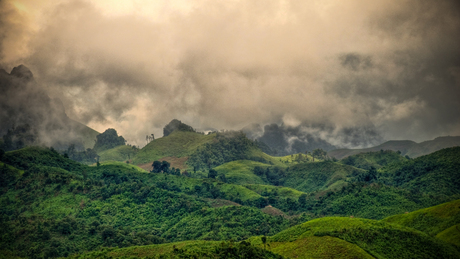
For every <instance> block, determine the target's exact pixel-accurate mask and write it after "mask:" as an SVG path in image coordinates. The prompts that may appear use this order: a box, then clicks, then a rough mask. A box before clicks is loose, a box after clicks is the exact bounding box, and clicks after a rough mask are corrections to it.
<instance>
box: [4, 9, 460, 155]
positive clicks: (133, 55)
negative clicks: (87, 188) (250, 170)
mask: <svg viewBox="0 0 460 259" xmlns="http://www.w3.org/2000/svg"><path fill="white" fill-rule="evenodd" d="M459 42H460V4H459V3H458V2H457V1H436V2H434V1H415V0H411V1H397V2H395V1H283V0H272V1H237V0H235V1H210V0H203V1H178V0H177V1H155V2H152V1H140V0H139V1H117V2H116V4H113V3H111V2H110V1H83V0H75V1H28V0H6V1H0V68H3V69H5V70H6V71H7V72H8V73H9V72H10V71H11V69H12V68H13V67H16V66H18V65H20V64H24V65H25V66H26V67H28V68H29V69H30V70H31V71H32V73H33V75H34V78H35V80H36V82H37V83H38V84H39V85H40V86H41V87H43V88H44V89H46V91H47V92H48V94H49V95H50V97H51V98H59V99H60V100H61V101H62V104H63V106H64V107H65V110H66V113H67V115H68V116H69V117H70V118H72V119H74V120H76V121H79V122H81V123H84V124H86V125H88V126H89V127H92V128H94V129H96V130H97V131H99V132H103V131H104V130H105V129H107V128H115V129H116V130H117V131H118V133H119V134H120V135H123V136H124V137H125V139H127V140H128V142H129V143H131V144H135V145H141V146H142V145H144V144H145V135H150V134H151V133H154V134H155V136H156V138H158V137H161V136H163V132H162V129H163V127H164V126H165V125H166V124H167V123H169V122H170V121H171V120H172V119H179V120H181V121H182V122H184V123H186V124H188V125H190V126H192V127H194V128H196V129H198V130H208V129H218V130H220V129H228V130H240V129H242V128H243V127H246V126H248V125H251V124H254V123H256V124H260V125H262V126H263V125H267V124H272V123H277V124H278V125H281V124H283V125H286V126H292V127H297V126H301V127H303V130H304V131H308V130H313V129H314V130H316V128H318V129H320V128H321V127H323V128H327V129H328V130H329V131H330V134H329V135H328V136H329V137H330V136H335V135H334V134H337V133H338V132H348V131H347V129H354V128H363V129H366V130H368V131H369V132H371V133H372V134H376V136H378V137H381V138H382V139H385V140H405V139H407V140H413V141H416V142H421V141H425V140H431V139H434V138H436V137H439V136H447V135H451V136H458V135H460V116H459V115H460V48H459V47H458V43H459ZM309 125H310V126H309ZM312 125H313V126H312ZM318 125H319V126H318ZM315 127H316V128H315ZM331 132H332V133H331ZM318 134H319V133H318Z"/></svg>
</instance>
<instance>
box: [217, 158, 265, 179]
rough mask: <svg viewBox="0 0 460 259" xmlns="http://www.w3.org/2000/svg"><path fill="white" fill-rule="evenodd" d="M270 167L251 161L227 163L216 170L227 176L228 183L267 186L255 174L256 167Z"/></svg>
mask: <svg viewBox="0 0 460 259" xmlns="http://www.w3.org/2000/svg"><path fill="white" fill-rule="evenodd" d="M256 166H259V167H264V168H266V167H268V166H269V165H267V164H264V163H261V162H256V161H249V160H237V161H232V162H228V163H225V164H223V165H220V166H218V167H215V168H214V169H215V170H216V171H217V172H218V173H219V174H223V175H225V178H226V179H227V182H228V183H234V184H265V183H266V182H265V181H264V180H263V179H262V178H260V177H259V176H257V175H255V174H254V167H256Z"/></svg>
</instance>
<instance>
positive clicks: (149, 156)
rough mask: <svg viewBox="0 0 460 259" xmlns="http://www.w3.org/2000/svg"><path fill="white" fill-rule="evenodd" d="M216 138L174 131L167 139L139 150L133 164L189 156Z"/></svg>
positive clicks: (156, 141) (213, 135)
mask: <svg viewBox="0 0 460 259" xmlns="http://www.w3.org/2000/svg"><path fill="white" fill-rule="evenodd" d="M214 137H215V134H211V135H202V134H199V133H195V132H184V131H174V132H173V133H171V134H170V135H168V136H167V137H163V138H159V139H155V140H153V141H152V142H150V143H149V144H147V145H146V146H145V147H144V148H142V149H141V150H139V152H138V153H137V155H136V156H135V157H134V159H133V162H134V163H135V164H143V163H149V162H152V161H155V160H159V159H161V158H163V157H184V156H189V155H191V154H192V153H193V152H194V151H195V150H196V149H197V148H198V147H199V146H201V145H203V144H205V143H208V142H211V141H212V140H213V139H214Z"/></svg>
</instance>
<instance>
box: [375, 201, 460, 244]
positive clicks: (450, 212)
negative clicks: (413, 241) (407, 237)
mask: <svg viewBox="0 0 460 259" xmlns="http://www.w3.org/2000/svg"><path fill="white" fill-rule="evenodd" d="M382 221H384V222H388V223H393V224H398V225H401V226H405V227H410V228H413V229H417V230H420V231H422V232H425V233H427V234H428V235H430V236H432V237H435V236H437V235H438V234H440V233H442V232H444V231H446V230H449V229H450V228H451V227H454V226H455V225H458V224H460V200H455V201H451V202H447V203H443V204H440V205H437V206H433V207H429V208H425V209H421V210H417V211H414V212H410V213H406V214H399V215H394V216H390V217H388V218H385V219H383V220H382Z"/></svg>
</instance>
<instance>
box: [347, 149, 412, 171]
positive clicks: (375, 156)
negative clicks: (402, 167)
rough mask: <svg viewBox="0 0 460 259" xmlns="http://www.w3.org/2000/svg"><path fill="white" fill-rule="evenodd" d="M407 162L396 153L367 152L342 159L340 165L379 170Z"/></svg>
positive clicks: (389, 151)
mask: <svg viewBox="0 0 460 259" xmlns="http://www.w3.org/2000/svg"><path fill="white" fill-rule="evenodd" d="M405 161H407V158H405V157H403V156H401V155H400V154H398V153H397V152H395V151H391V150H385V151H383V150H382V151H378V152H366V153H360V154H357V155H352V156H349V157H347V158H344V159H342V160H341V161H340V163H342V164H346V165H351V166H354V167H357V168H361V169H365V170H369V169H370V168H371V167H374V168H376V169H379V168H382V167H383V166H386V165H389V164H394V163H400V162H405Z"/></svg>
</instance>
